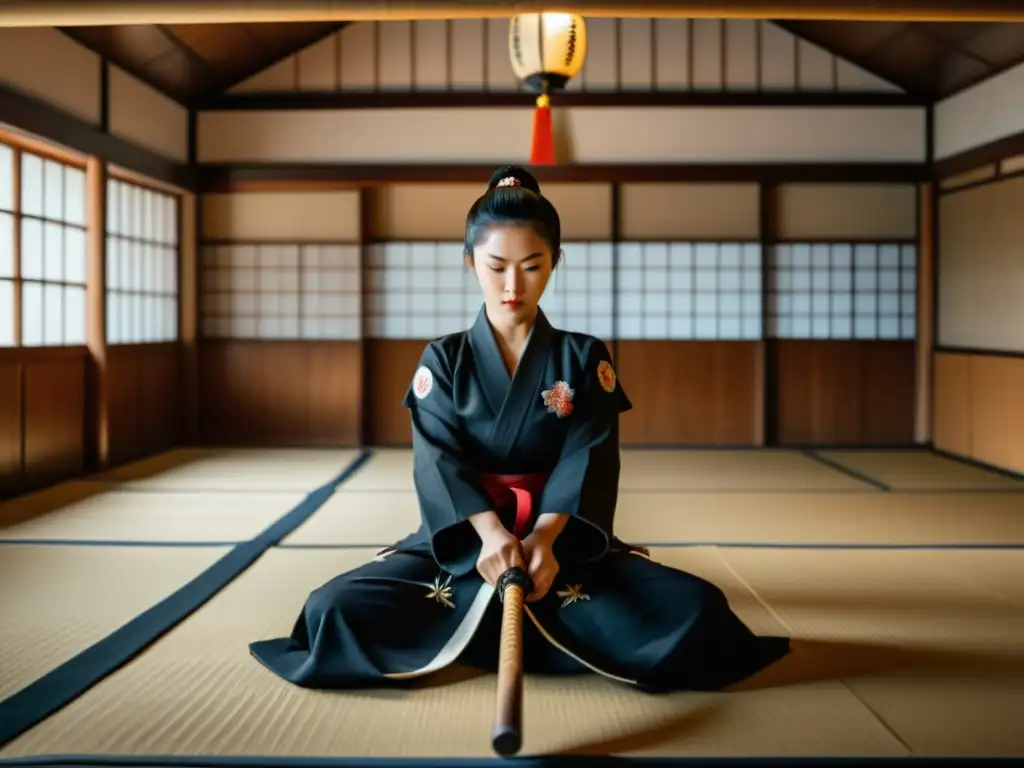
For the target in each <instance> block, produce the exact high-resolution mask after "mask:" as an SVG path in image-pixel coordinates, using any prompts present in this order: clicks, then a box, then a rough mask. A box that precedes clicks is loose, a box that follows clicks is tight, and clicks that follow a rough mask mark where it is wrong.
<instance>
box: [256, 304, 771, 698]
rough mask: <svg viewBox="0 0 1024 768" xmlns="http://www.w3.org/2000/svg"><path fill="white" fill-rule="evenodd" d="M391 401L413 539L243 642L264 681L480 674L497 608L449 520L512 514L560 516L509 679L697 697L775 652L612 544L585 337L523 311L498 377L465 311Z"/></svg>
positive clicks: (606, 471) (685, 577) (718, 604)
mask: <svg viewBox="0 0 1024 768" xmlns="http://www.w3.org/2000/svg"><path fill="white" fill-rule="evenodd" d="M404 404H405V406H406V407H408V408H409V410H410V413H411V416H412V429H413V455H414V469H413V473H414V480H415V486H416V492H417V495H418V498H419V504H420V510H421V519H422V524H421V526H420V528H419V530H418V531H416V532H415V533H413V534H411V535H409V536H407V537H406V538H404V539H403V540H401V541H399V542H398V543H397V544H395V545H394V546H393V547H388V548H386V549H385V550H382V551H381V552H379V553H378V554H377V557H376V558H375V559H374V560H373V561H372V562H369V563H367V564H365V565H363V566H360V567H358V568H356V569H354V570H352V571H350V572H348V573H344V574H342V575H340V576H337V577H335V578H334V579H333V580H331V581H330V582H328V583H327V584H325V585H324V586H322V587H320V588H319V589H317V590H316V591H314V592H313V593H312V594H311V595H310V596H309V598H308V600H307V602H306V605H305V607H304V610H303V612H302V614H301V616H300V617H299V618H298V620H297V622H296V623H295V626H294V629H293V631H292V634H291V637H289V638H282V639H276V640H267V641H262V642H256V643H253V644H252V645H251V646H250V648H251V651H252V653H253V655H254V656H255V657H256V658H257V659H258V660H259V661H260V662H261V663H263V664H264V665H265V666H267V667H268V668H269V669H270V670H272V671H274V672H275V673H277V674H278V675H280V676H281V677H283V678H285V679H286V680H289V681H291V682H292V683H295V684H297V685H300V686H304V687H310V688H345V687H356V686H365V685H373V684H380V683H383V682H384V681H387V680H401V679H408V678H414V677H419V676H422V675H426V674H429V673H431V672H434V671H437V670H439V669H441V668H443V667H445V666H447V665H449V664H451V663H453V662H455V661H459V662H460V663H464V664H469V665H472V666H476V667H480V668H483V669H489V670H493V669H495V668H496V663H497V657H498V645H499V642H498V637H499V630H500V620H501V619H500V603H499V601H498V598H497V596H496V595H495V590H494V588H493V587H491V586H490V585H488V584H487V583H486V582H484V580H483V579H482V578H481V576H480V575H479V573H477V571H476V567H475V566H476V560H477V557H478V556H479V553H480V548H481V544H480V539H479V537H478V536H477V534H476V532H475V530H474V529H473V527H472V525H471V524H470V523H469V522H468V520H467V518H469V517H470V516H471V515H474V514H477V513H479V512H484V511H487V510H494V511H496V512H497V513H498V514H499V516H501V517H502V520H503V521H504V522H505V524H506V525H507V527H508V528H509V529H510V530H513V526H514V525H515V518H516V515H517V513H519V515H520V517H522V515H523V514H524V513H528V514H529V515H530V519H531V520H535V519H536V517H537V516H539V515H542V514H545V513H549V512H554V513H560V514H564V515H568V516H569V518H570V519H569V520H568V522H567V524H566V526H565V528H564V529H563V530H562V532H561V533H560V534H559V536H558V538H557V539H556V541H555V545H554V554H555V557H556V559H557V560H558V563H559V566H560V570H559V573H558V575H557V576H556V578H555V582H554V584H553V586H552V587H551V589H550V591H549V592H548V594H547V595H546V596H545V597H544V598H543V599H541V600H539V601H537V602H532V603H527V611H526V613H527V617H528V620H526V621H524V625H523V626H524V639H523V643H524V664H525V669H526V671H527V673H550V674H557V673H572V672H585V671H587V670H590V671H593V672H597V673H599V674H603V675H605V676H607V677H610V678H613V679H615V680H619V681H621V682H624V683H630V684H634V685H637V686H640V687H642V688H644V689H647V690H679V689H691V690H714V689H719V688H722V687H725V686H727V685H729V684H731V683H734V682H737V681H739V680H742V679H743V678H745V677H747V676H749V675H751V674H752V673H754V672H756V671H758V670H759V669H761V668H763V667H764V666H766V665H768V664H770V663H772V662H773V661H775V660H777V659H778V658H780V657H781V656H783V655H784V654H785V653H786V652H787V650H788V647H789V643H788V640H787V639H786V638H762V637H757V636H755V635H754V634H753V633H751V631H750V630H749V629H748V628H747V627H746V626H745V625H744V624H743V623H742V622H741V621H740V620H739V619H738V618H737V616H736V615H735V614H734V613H733V612H732V610H731V609H730V607H729V605H728V603H727V601H726V598H725V596H724V594H723V593H722V591H721V590H720V589H719V588H718V587H716V586H714V585H713V584H710V583H708V582H707V581H705V580H703V579H701V578H698V577H697V576H694V575H692V574H688V573H685V572H683V571H680V570H677V569H673V568H669V567H667V566H664V565H661V564H659V563H657V562H655V561H653V560H651V559H649V558H648V557H647V555H646V553H644V552H642V550H639V549H638V548H633V547H629V546H627V545H625V544H623V543H622V542H620V541H619V540H618V539H616V538H615V537H614V535H613V523H614V518H615V508H616V501H617V496H618V485H619V444H618V420H619V414H620V413H622V412H624V411H627V410H629V409H630V408H631V407H632V406H631V404H630V402H629V399H628V398H627V396H626V394H625V392H624V391H623V389H622V386H621V384H620V383H619V382H618V380H617V376H616V374H615V371H614V369H613V368H612V365H611V360H610V357H609V354H608V351H607V348H606V347H605V345H604V344H603V343H602V342H601V341H600V340H599V339H596V338H594V337H592V336H588V335H585V334H580V333H569V332H566V331H561V330H556V329H554V328H552V327H551V325H550V324H549V322H548V320H547V318H546V317H545V316H544V315H543V313H538V317H537V321H536V324H535V326H534V328H533V331H532V332H531V335H530V338H529V342H528V344H527V347H526V350H525V352H524V353H523V356H522V359H521V361H520V363H519V366H518V368H517V369H516V372H515V374H514V375H512V376H510V375H509V374H508V372H507V370H506V368H505V366H504V363H503V362H502V358H501V354H500V352H499V349H498V345H497V342H496V340H495V338H494V335H493V333H492V331H491V327H490V324H489V323H488V320H487V317H486V314H485V312H484V311H483V310H481V312H480V314H479V316H478V317H477V320H476V322H475V323H474V325H473V327H472V328H471V329H470V330H469V331H466V332H462V333H458V334H453V335H450V336H445V337H443V338H440V339H437V340H435V341H433V342H431V343H429V344H428V345H427V347H426V349H425V350H424V352H423V355H422V357H421V360H420V363H419V367H418V369H417V371H416V374H415V376H414V377H413V382H412V384H411V386H410V387H409V390H408V392H407V394H406V397H405V401H404ZM509 476H518V477H509ZM520 522H523V521H522V520H520ZM525 522H526V523H527V530H528V529H529V521H525Z"/></svg>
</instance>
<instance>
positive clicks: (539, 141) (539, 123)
mask: <svg viewBox="0 0 1024 768" xmlns="http://www.w3.org/2000/svg"><path fill="white" fill-rule="evenodd" d="M554 162H555V136H554V129H553V128H552V125H551V99H549V98H548V95H547V94H546V93H544V94H541V95H540V96H538V97H537V106H536V108H535V109H534V110H533V145H532V146H531V147H530V164H531V165H553V164H554Z"/></svg>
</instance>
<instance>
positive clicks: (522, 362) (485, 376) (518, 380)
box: [469, 307, 552, 450]
mask: <svg viewBox="0 0 1024 768" xmlns="http://www.w3.org/2000/svg"><path fill="white" fill-rule="evenodd" d="M551 339H552V327H551V323H550V322H549V321H548V319H547V316H546V315H545V314H544V312H543V311H542V310H541V309H540V308H538V309H537V318H536V320H535V322H534V325H533V329H532V330H531V331H530V335H529V337H528V338H527V340H526V348H525V349H524V350H523V354H522V357H520V359H519V365H518V366H517V367H516V371H515V374H514V375H512V376H510V375H509V373H508V369H506V368H505V363H504V361H503V360H502V357H501V349H500V348H499V347H498V340H497V339H496V338H495V335H494V329H492V328H491V324H490V321H489V320H488V319H487V309H486V307H481V309H480V313H479V314H478V315H477V317H476V321H475V322H474V323H473V326H472V327H471V328H470V329H469V344H470V347H471V348H472V350H473V358H474V360H475V361H476V369H477V376H478V377H479V383H480V385H481V388H482V389H483V391H484V395H485V397H486V398H487V401H488V404H489V405H490V407H491V411H492V412H493V413H494V414H495V416H496V417H497V418H496V419H495V422H494V430H493V432H494V434H493V437H494V438H495V439H497V440H498V442H505V443H507V445H506V446H505V447H507V448H508V449H509V450H511V447H512V445H511V443H512V441H514V438H515V435H516V434H518V430H519V427H521V426H522V423H523V421H524V419H525V416H526V413H527V409H528V408H529V406H530V405H531V404H532V403H533V401H534V400H536V399H537V398H538V397H539V396H540V395H539V392H540V390H541V389H542V386H541V385H542V383H543V376H544V372H545V370H546V368H547V362H548V357H549V354H548V353H549V351H550V348H551Z"/></svg>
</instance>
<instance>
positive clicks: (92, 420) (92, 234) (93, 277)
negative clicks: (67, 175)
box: [85, 157, 110, 471]
mask: <svg viewBox="0 0 1024 768" xmlns="http://www.w3.org/2000/svg"><path fill="white" fill-rule="evenodd" d="M85 176H86V188H87V191H88V194H87V209H86V227H87V231H88V233H89V241H88V252H89V262H88V263H89V267H88V273H87V276H86V290H85V296H86V311H85V316H86V329H85V344H86V347H87V348H88V350H89V359H88V364H87V367H86V381H85V392H86V423H85V461H86V467H87V469H90V470H92V471H100V470H103V469H106V468H107V467H108V466H109V464H110V435H109V427H108V419H107V409H108V392H107V167H106V165H105V164H104V162H103V160H101V159H100V158H98V157H90V158H89V159H88V161H86V165H85Z"/></svg>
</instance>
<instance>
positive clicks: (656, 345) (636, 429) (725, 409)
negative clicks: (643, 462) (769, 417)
mask: <svg viewBox="0 0 1024 768" xmlns="http://www.w3.org/2000/svg"><path fill="white" fill-rule="evenodd" d="M616 349H617V364H616V369H617V371H618V375H619V377H620V380H621V382H622V386H623V387H624V388H625V390H626V392H627V394H628V395H629V397H630V399H631V400H632V402H633V410H632V411H630V412H629V413H627V414H625V415H624V416H623V418H622V434H621V441H622V443H623V444H624V445H757V444H759V443H760V440H761V437H760V435H761V424H760V421H761V418H760V417H761V397H762V395H761V391H762V387H761V365H760V359H761V344H760V342H744V341H735V342H733V341H619V342H618V343H617V344H616Z"/></svg>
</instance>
